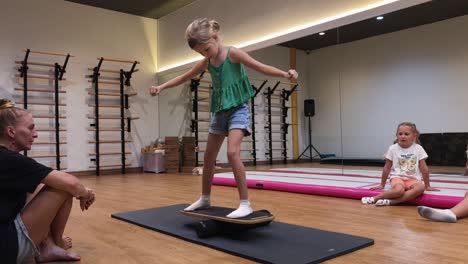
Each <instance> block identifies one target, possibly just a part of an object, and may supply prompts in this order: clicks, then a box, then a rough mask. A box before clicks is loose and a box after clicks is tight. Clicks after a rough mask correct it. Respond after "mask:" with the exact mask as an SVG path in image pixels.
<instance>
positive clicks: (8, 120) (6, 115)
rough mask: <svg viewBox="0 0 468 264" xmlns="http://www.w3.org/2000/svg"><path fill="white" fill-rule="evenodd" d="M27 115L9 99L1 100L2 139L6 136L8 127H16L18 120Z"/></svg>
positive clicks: (0, 129)
mask: <svg viewBox="0 0 468 264" xmlns="http://www.w3.org/2000/svg"><path fill="white" fill-rule="evenodd" d="M25 113H27V111H26V110H24V109H22V108H18V107H15V103H13V102H12V101H10V100H7V99H0V137H3V136H4V133H5V129H6V127H7V126H15V125H16V122H17V121H18V118H20V117H21V116H23V115H24V114H25Z"/></svg>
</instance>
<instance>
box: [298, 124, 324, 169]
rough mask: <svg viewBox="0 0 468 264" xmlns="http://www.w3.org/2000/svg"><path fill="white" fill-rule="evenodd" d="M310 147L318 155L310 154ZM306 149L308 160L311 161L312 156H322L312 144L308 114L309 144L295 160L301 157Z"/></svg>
mask: <svg viewBox="0 0 468 264" xmlns="http://www.w3.org/2000/svg"><path fill="white" fill-rule="evenodd" d="M312 149H313V150H315V152H316V153H317V154H318V155H315V156H312ZM307 150H308V151H309V159H310V161H312V160H313V158H314V157H316V156H319V157H320V158H322V154H320V152H319V151H318V150H317V149H316V148H315V147H314V145H312V129H311V125H310V116H309V145H308V146H307V148H306V149H304V151H303V152H302V153H301V155H299V157H298V158H297V159H296V161H298V160H300V159H301V157H302V156H303V155H304V154H305V153H306V152H307Z"/></svg>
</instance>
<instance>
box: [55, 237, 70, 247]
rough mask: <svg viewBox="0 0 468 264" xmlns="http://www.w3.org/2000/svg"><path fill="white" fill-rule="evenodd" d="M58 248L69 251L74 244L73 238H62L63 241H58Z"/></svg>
mask: <svg viewBox="0 0 468 264" xmlns="http://www.w3.org/2000/svg"><path fill="white" fill-rule="evenodd" d="M56 244H57V246H59V247H61V248H63V249H65V250H67V249H69V248H71V247H72V246H73V244H72V239H71V237H62V239H61V240H60V241H58V243H56Z"/></svg>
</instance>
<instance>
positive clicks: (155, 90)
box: [149, 86, 163, 96]
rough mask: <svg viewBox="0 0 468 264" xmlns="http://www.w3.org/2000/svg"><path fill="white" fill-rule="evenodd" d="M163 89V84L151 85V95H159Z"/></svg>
mask: <svg viewBox="0 0 468 264" xmlns="http://www.w3.org/2000/svg"><path fill="white" fill-rule="evenodd" d="M162 90H163V89H162V88H161V86H151V88H150V90H149V92H150V94H151V96H156V95H159V93H160V92H161V91H162Z"/></svg>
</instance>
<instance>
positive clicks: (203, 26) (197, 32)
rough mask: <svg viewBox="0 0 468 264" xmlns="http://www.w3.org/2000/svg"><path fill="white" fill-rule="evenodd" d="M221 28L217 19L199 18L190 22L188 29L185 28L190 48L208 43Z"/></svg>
mask: <svg viewBox="0 0 468 264" xmlns="http://www.w3.org/2000/svg"><path fill="white" fill-rule="evenodd" d="M219 30H220V25H219V23H218V22H217V21H216V20H213V19H211V20H209V19H208V18H198V19H195V20H194V21H193V22H192V23H190V25H189V26H188V27H187V30H185V38H186V39H187V43H188V44H189V46H190V48H191V49H193V48H194V47H195V46H197V45H200V44H206V43H208V41H210V39H211V38H212V37H213V35H214V34H216V33H218V32H219Z"/></svg>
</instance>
